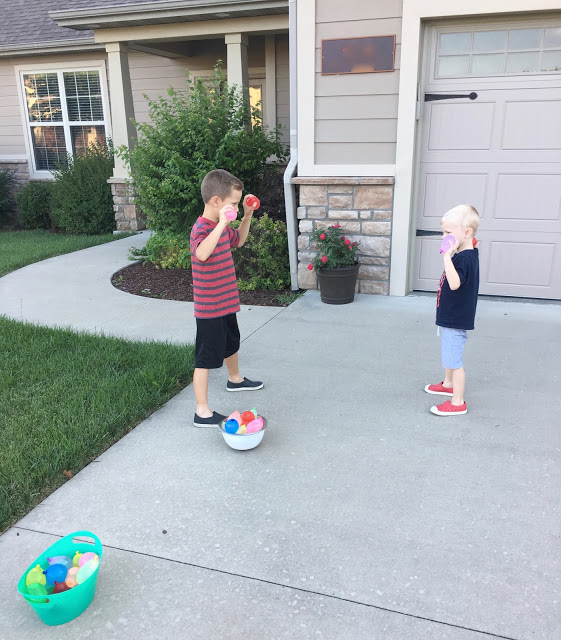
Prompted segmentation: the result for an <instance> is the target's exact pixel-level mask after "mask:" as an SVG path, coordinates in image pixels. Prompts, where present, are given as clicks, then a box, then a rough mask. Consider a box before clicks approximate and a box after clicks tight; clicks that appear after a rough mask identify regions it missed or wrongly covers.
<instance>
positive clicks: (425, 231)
mask: <svg viewBox="0 0 561 640" xmlns="http://www.w3.org/2000/svg"><path fill="white" fill-rule="evenodd" d="M417 235H418V236H441V235H442V231H429V230H428V229H417Z"/></svg>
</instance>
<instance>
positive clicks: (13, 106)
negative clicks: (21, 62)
mask: <svg viewBox="0 0 561 640" xmlns="http://www.w3.org/2000/svg"><path fill="white" fill-rule="evenodd" d="M23 136H24V131H23V124H22V121H21V113H20V107H19V100H18V88H17V81H16V74H15V72H14V61H13V59H12V60H0V157H5V158H9V157H10V156H16V157H17V156H23V155H25V139H24V137H23Z"/></svg>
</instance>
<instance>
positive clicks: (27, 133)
mask: <svg viewBox="0 0 561 640" xmlns="http://www.w3.org/2000/svg"><path fill="white" fill-rule="evenodd" d="M65 71H98V72H99V79H100V85H101V101H102V105H103V116H104V119H103V123H104V127H105V135H106V137H107V138H111V118H110V114H111V112H110V110H109V100H108V96H109V91H108V87H107V74H106V70H105V61H99V62H92V61H91V60H90V61H88V62H83V63H80V62H74V61H72V62H55V63H49V64H46V63H42V64H33V65H16V66H15V74H16V82H17V86H18V98H19V104H20V113H21V119H22V125H23V128H24V139H25V150H26V153H27V161H28V166H29V177H30V178H31V179H32V180H52V179H53V174H52V172H51V171H38V170H37V168H36V166H35V154H34V153H33V143H32V141H31V128H30V125H31V124H32V123H30V122H29V120H28V117H27V100H26V97H25V88H24V84H23V76H24V75H26V74H33V73H57V74H58V72H65ZM59 84H60V80H59ZM60 98H61V105H62V109H63V114H65V115H64V117H63V121H62V122H61V123H56V124H57V126H63V127H64V136H65V140H66V146H67V150H68V149H69V148H70V145H71V144H72V141H71V136H70V124H69V120H68V117H67V104H66V92H65V89H64V83H62V86H60ZM38 124H46V123H38ZM83 124H84V125H87V122H84V123H83Z"/></svg>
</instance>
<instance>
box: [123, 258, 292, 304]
mask: <svg viewBox="0 0 561 640" xmlns="http://www.w3.org/2000/svg"><path fill="white" fill-rule="evenodd" d="M111 282H112V283H113V286H115V287H116V288H117V289H120V290H121V291H126V292H127V293H132V294H134V295H137V296H145V297H148V298H161V299H164V300H181V301H183V302H192V301H193V279H192V276H191V269H161V268H158V267H156V266H154V265H153V264H151V263H149V262H138V263H136V264H133V265H130V266H128V267H125V268H124V269H121V270H120V271H117V272H116V273H115V274H113V277H112V278H111ZM299 295H300V294H299V293H292V292H291V291H290V289H286V290H281V291H269V290H265V289H258V290H255V291H240V302H241V304H247V305H254V306H260V307H287V306H288V305H289V304H290V303H291V302H294V300H295V299H296V298H297V297H298V296H299Z"/></svg>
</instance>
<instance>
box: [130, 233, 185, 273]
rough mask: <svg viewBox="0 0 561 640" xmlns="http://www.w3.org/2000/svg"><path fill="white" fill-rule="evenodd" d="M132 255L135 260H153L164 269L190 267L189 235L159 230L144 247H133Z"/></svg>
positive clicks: (153, 262)
mask: <svg viewBox="0 0 561 640" xmlns="http://www.w3.org/2000/svg"><path fill="white" fill-rule="evenodd" d="M130 257H131V259H133V260H138V259H140V260H142V261H143V262H151V263H152V264H154V265H156V266H157V267H161V268H162V269H190V268H191V249H190V246H189V235H187V234H175V233H171V231H159V232H158V233H155V234H154V235H152V236H150V238H148V241H147V242H146V246H145V247H143V248H142V249H136V248H135V247H133V248H132V249H131V251H130Z"/></svg>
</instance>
